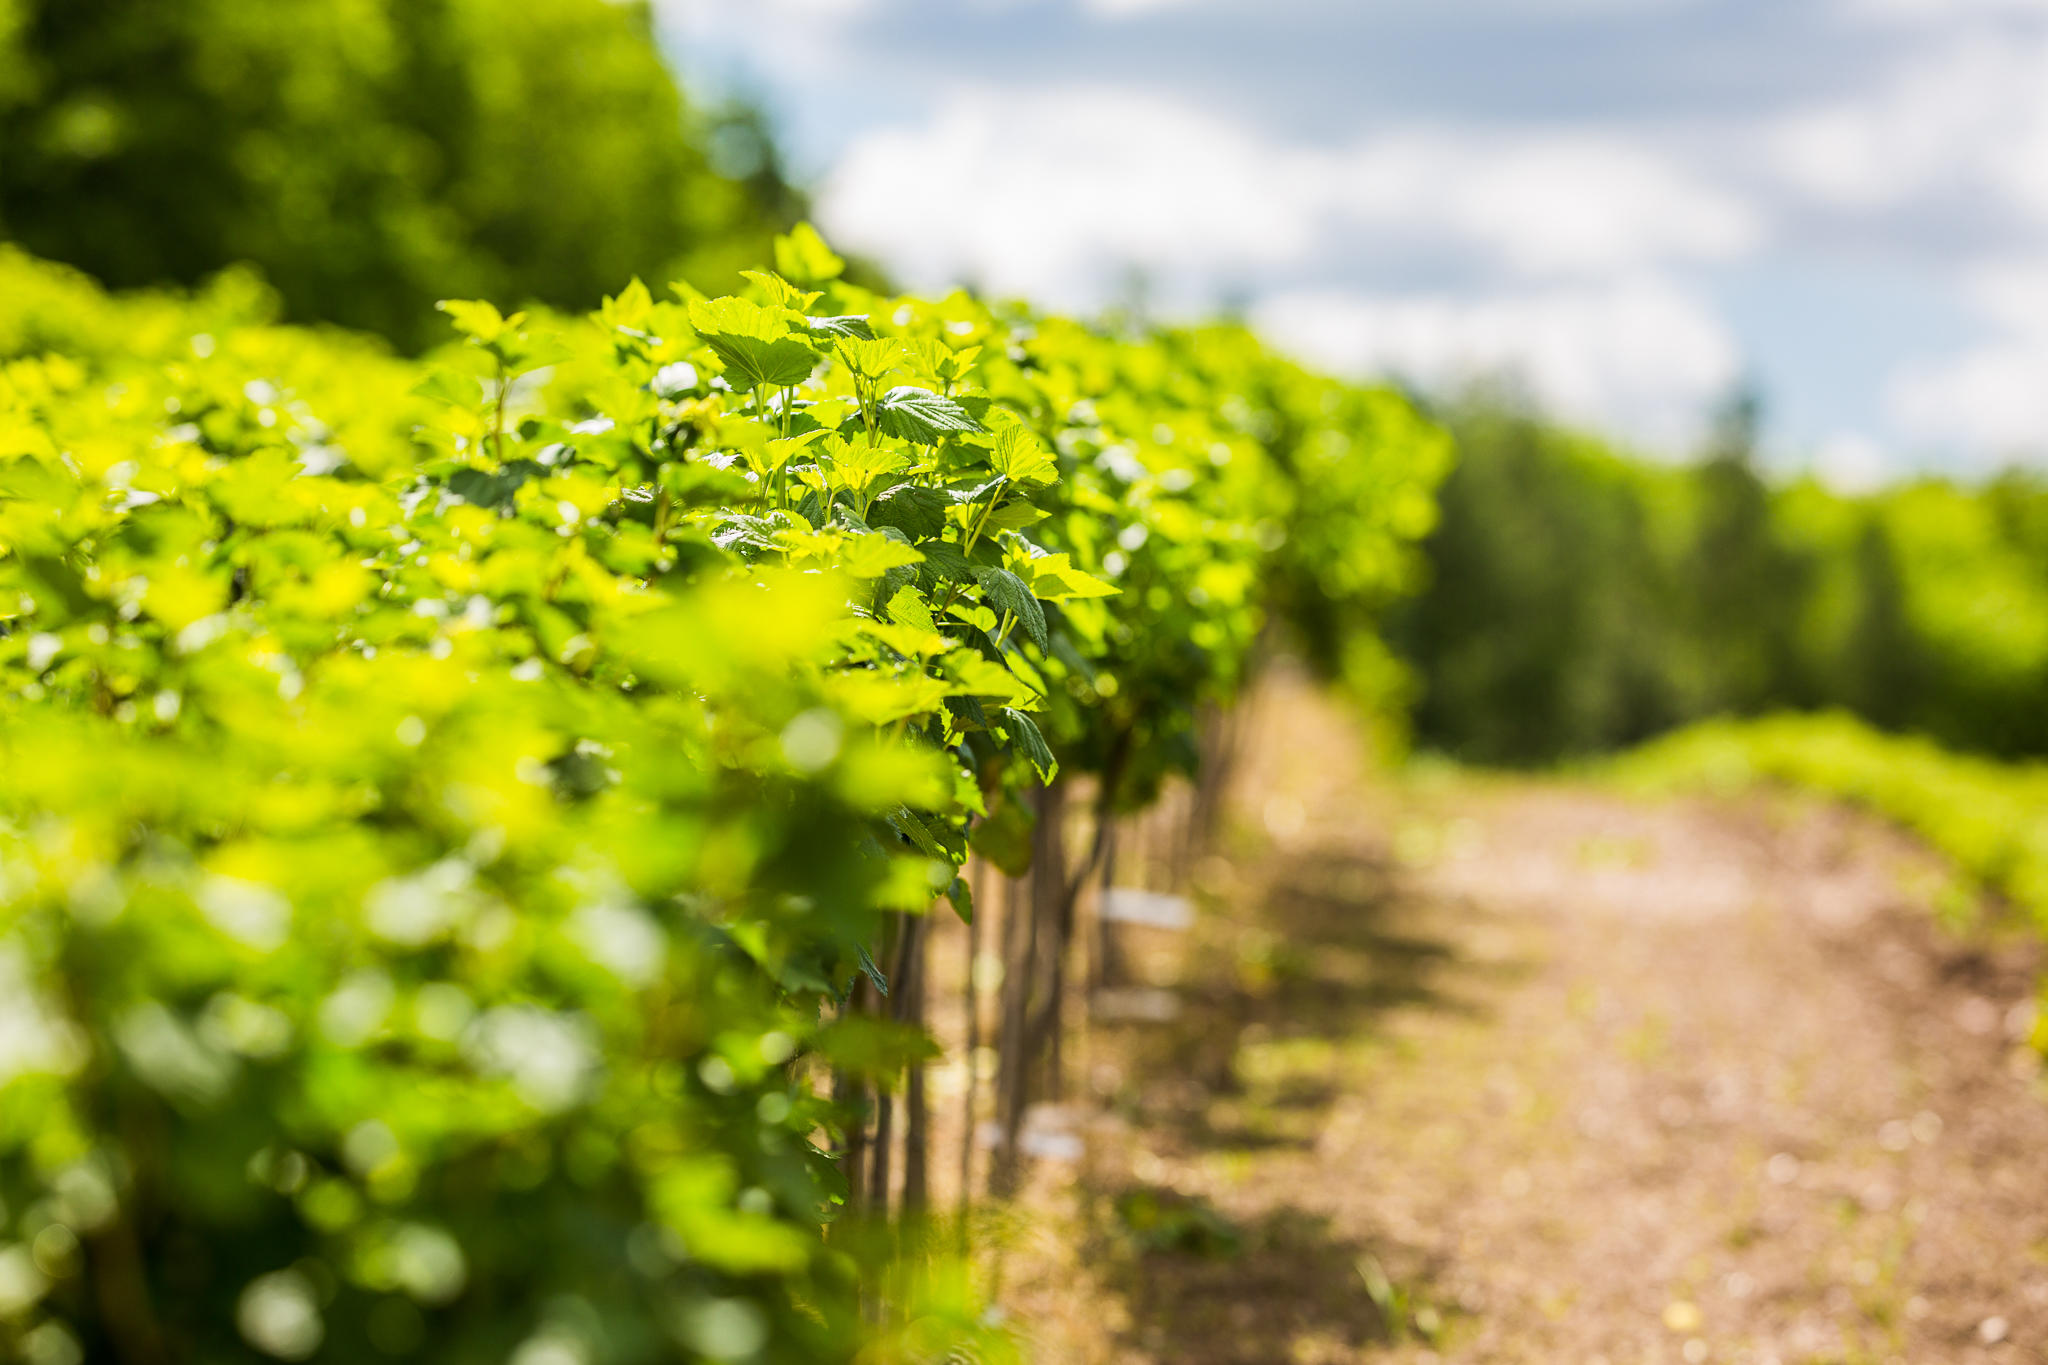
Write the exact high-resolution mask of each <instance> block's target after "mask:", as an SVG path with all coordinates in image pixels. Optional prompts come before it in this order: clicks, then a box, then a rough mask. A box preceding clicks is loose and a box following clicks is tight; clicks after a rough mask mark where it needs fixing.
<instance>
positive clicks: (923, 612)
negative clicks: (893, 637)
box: [887, 588, 939, 632]
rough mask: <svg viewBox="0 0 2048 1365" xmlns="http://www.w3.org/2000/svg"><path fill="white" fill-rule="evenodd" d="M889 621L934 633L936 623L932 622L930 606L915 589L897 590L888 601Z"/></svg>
mask: <svg viewBox="0 0 2048 1365" xmlns="http://www.w3.org/2000/svg"><path fill="white" fill-rule="evenodd" d="M887 610H888V613H889V619H890V620H891V621H894V622H896V623H897V624H898V625H903V626H916V627H918V628H919V629H921V630H929V631H934V632H936V631H937V630H938V628H939V627H938V623H937V622H935V621H933V620H932V609H931V605H930V604H929V603H927V602H926V601H925V600H924V594H923V593H920V592H919V591H918V590H917V589H916V588H899V589H898V590H897V592H896V595H895V596H894V597H892V598H890V599H889V606H888V609H887Z"/></svg>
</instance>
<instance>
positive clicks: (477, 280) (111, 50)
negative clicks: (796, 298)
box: [0, 0, 800, 347]
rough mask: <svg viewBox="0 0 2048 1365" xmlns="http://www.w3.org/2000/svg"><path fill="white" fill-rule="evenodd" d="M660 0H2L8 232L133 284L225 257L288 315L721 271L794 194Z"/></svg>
mask: <svg viewBox="0 0 2048 1365" xmlns="http://www.w3.org/2000/svg"><path fill="white" fill-rule="evenodd" d="M651 25H652V19H651V11H650V10H649V8H648V6H647V5H646V4H645V3H644V0H626V2H625V3H617V2H615V0H253V2H252V0H0V234H4V235H5V236H7V237H11V238H12V239H14V240H15V241H18V242H20V243H22V244H23V245H24V246H26V247H27V248H28V249H29V250H31V251H34V252H36V253H39V254H41V255H44V256H48V257H51V258H54V259H59V260H64V261H68V262H70V263H72V264H75V265H77V266H80V267H82V268H83V269H85V270H87V271H89V272H91V273H92V274H94V275H95V276H97V277H99V278H100V279H101V280H103V281H105V282H107V283H109V284H111V285H115V286H119V287H129V286H138V285H147V284H156V283H172V282H175V283H182V284H190V283H193V282H196V281H197V280H199V279H200V278H201V277H203V276H205V275H208V274H210V273H212V272H214V271H217V270H219V269H221V268H222V267H224V266H227V265H229V264H232V263H236V262H249V263H252V264H254V265H255V266H257V267H258V268H259V269H260V270H261V271H262V272H263V273H264V274H265V276H267V277H268V278H269V279H270V280H271V281H273V282H274V283H275V285H276V286H277V288H278V290H279V291H280V293H281V294H282V296H283V299H284V301H285V305H286V309H287V311H288V312H289V314H290V315H291V316H292V317H294V318H300V319H309V320H325V321H331V322H338V323H343V324H346V325H349V326H353V327H361V328H368V329H371V330H374V331H377V332H381V333H383V334H384V335H386V336H388V337H391V338H393V339H394V340H396V341H398V342H399V343H400V344H402V345H405V346H407V347H416V346H419V345H422V344H425V343H426V342H428V341H430V340H433V339H435V338H438V336H439V335H440V331H439V325H438V322H437V321H436V320H435V319H434V317H433V312H432V309H433V303H434V301H435V300H436V299H438V298H441V297H445V296H447V295H450V294H454V295H459V296H475V297H487V298H492V299H495V300H497V301H499V302H501V303H506V304H512V303H524V302H527V301H529V300H533V301H540V302H544V303H549V304H553V305H557V306H562V307H573V308H587V307H590V306H592V305H593V304H595V303H596V301H597V299H598V297H599V296H600V295H601V294H602V293H603V292H604V291H605V290H607V289H610V288H613V287H616V285H617V283H618V282H619V281H620V280H623V279H627V278H629V277H631V276H633V275H635V274H640V275H645V276H647V277H649V278H654V279H668V278H671V277H672V276H673V275H674V274H677V273H682V274H687V275H688V276H689V277H690V278H693V279H698V280H702V281H705V282H706V283H717V284H719V285H722V286H727V287H730V286H732V285H736V284H737V283H738V279H737V275H736V273H735V272H736V271H737V270H738V269H739V268H740V267H742V266H745V265H748V264H751V263H753V262H754V261H756V260H760V259H764V257H765V253H766V250H767V246H768V237H769V235H770V233H771V232H773V231H775V230H778V229H780V228H782V227H785V226H787V225H788V224H789V223H790V222H792V221H794V219H795V217H796V216H797V213H798V211H799V209H800V205H799V204H798V203H797V201H796V197H795V195H794V194H793V193H792V191H791V190H790V188H789V186H788V185H787V183H786V182H785V181H784V179H783V177H782V175H781V172H780V170H779V167H778V165H777V162H776V158H775V150H774V147H773V144H772V143H771V142H770V141H769V139H768V138H767V137H766V136H765V134H764V132H763V130H762V128H761V126H760V120H759V117H758V115H756V114H753V113H751V112H749V111H747V110H744V109H741V110H734V111H728V112H723V113H721V112H715V111H709V110H704V109H698V108H693V107H690V106H688V105H687V104H686V103H685V102H684V101H683V99H682V98H681V96H680V95H679V94H678V92H677V90H676V87H675V84H674V82H673V80H672V79H671V77H670V75H669V72H668V70H667V69H666V67H665V66H664V65H663V63H662V59H661V55H660V53H659V52H658V50H657V49H656V46H655V43H654V40H653V36H652V31H651Z"/></svg>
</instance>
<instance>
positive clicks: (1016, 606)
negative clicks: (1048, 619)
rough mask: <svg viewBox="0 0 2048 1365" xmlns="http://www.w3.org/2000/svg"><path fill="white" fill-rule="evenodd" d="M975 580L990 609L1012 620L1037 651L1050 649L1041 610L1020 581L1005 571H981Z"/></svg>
mask: <svg viewBox="0 0 2048 1365" xmlns="http://www.w3.org/2000/svg"><path fill="white" fill-rule="evenodd" d="M976 578H977V580H978V581H979V582H980V583H981V591H982V594H983V595H984V596H985V597H987V598H988V601H989V605H990V606H992V607H994V608H995V609H996V610H997V611H999V612H1007V613H1009V614H1010V615H1011V616H1014V617H1016V618H1017V624H1019V625H1021V626H1022V627H1024V633H1025V635H1027V636H1029V637H1030V639H1031V643H1033V644H1035V645H1037V646H1038V647H1039V648H1040V649H1048V648H1050V647H1051V637H1050V636H1049V635H1048V633H1047V631H1046V628H1045V609H1044V608H1043V607H1041V606H1039V605H1038V599H1037V598H1036V597H1033V596H1032V595H1031V589H1030V588H1029V587H1027V586H1026V585H1025V583H1024V580H1023V579H1021V578H1019V577H1017V575H1015V574H1013V573H1011V572H1010V571H1009V570H1008V569H983V570H982V571H981V572H980V573H979V574H977V575H976Z"/></svg>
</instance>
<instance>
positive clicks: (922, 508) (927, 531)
mask: <svg viewBox="0 0 2048 1365" xmlns="http://www.w3.org/2000/svg"><path fill="white" fill-rule="evenodd" d="M868 525H870V526H894V527H895V528H896V529H897V530H899V531H901V532H903V533H904V534H905V535H907V536H909V537H910V538H911V539H913V540H924V539H927V538H929V537H931V536H935V535H938V534H939V533H940V532H942V531H944V530H945V529H946V494H945V493H944V491H943V490H941V489H937V488H931V487H928V486H926V485H924V484H916V483H899V484H897V485H896V486H895V487H894V488H886V489H884V490H882V492H881V493H879V494H877V495H876V497H875V501H874V504H873V505H872V506H870V507H869V508H868Z"/></svg>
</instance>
